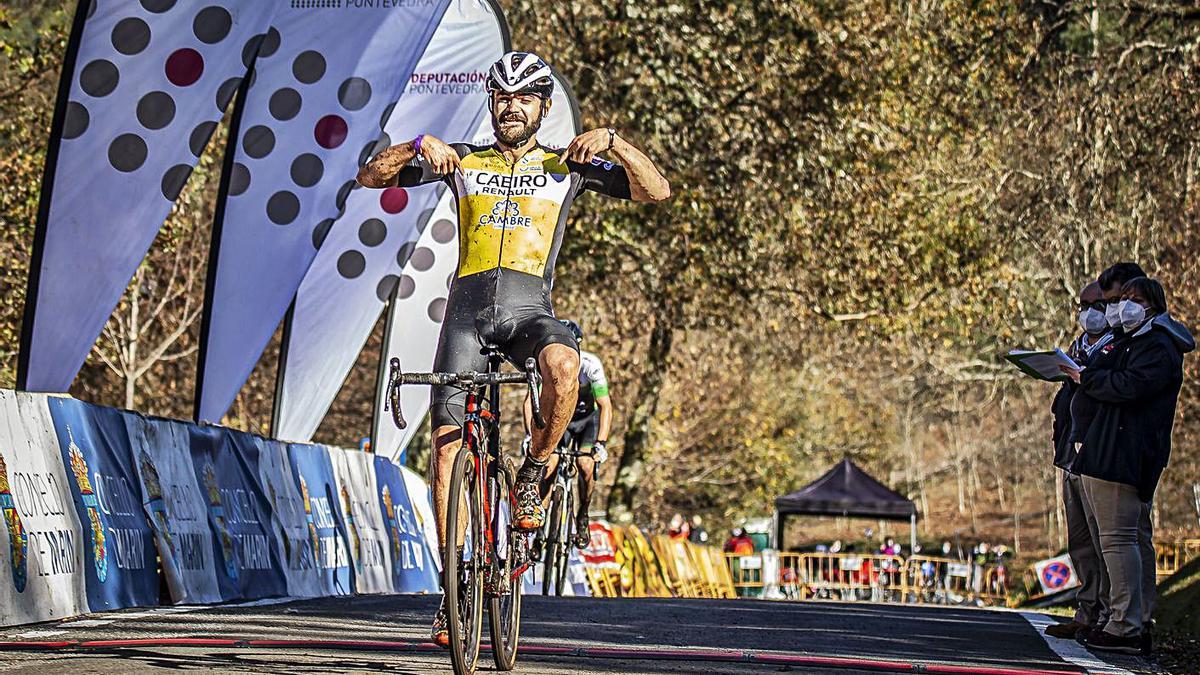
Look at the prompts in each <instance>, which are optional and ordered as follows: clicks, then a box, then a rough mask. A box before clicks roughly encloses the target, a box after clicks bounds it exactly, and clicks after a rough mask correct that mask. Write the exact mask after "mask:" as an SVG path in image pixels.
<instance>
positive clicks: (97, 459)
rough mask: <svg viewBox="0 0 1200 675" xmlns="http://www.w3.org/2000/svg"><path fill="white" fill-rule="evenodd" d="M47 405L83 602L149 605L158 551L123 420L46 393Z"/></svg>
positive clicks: (154, 595)
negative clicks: (75, 534) (79, 541)
mask: <svg viewBox="0 0 1200 675" xmlns="http://www.w3.org/2000/svg"><path fill="white" fill-rule="evenodd" d="M48 404H49V408H50V417H51V418H52V420H53V423H54V431H55V433H56V434H57V436H58V443H59V449H60V450H61V452H62V461H63V465H64V466H65V467H66V469H67V474H68V477H67V480H68V481H69V482H70V490H71V493H72V496H73V501H74V504H75V511H76V513H77V514H78V516H79V523H80V525H81V526H82V530H83V561H82V566H83V575H84V580H85V585H86V587H87V604H88V607H89V608H90V609H91V610H92V611H101V610H109V609H120V608H122V607H138V606H145V605H153V604H157V603H158V561H157V558H158V552H157V550H156V549H155V547H154V532H153V530H151V528H150V523H149V521H147V520H146V515H145V512H144V511H143V510H142V495H141V490H140V488H139V484H138V479H137V473H136V471H135V470H134V468H133V456H132V455H131V454H130V445H129V433H128V432H127V431H126V429H125V420H124V418H123V417H122V415H121V413H120V412H119V411H116V410H113V409H111V408H102V407H100V406H94V405H90V404H87V403H82V402H80V401H76V400H75V399H71V398H61V397H55V398H50V399H49V401H48Z"/></svg>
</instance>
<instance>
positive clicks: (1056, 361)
mask: <svg viewBox="0 0 1200 675" xmlns="http://www.w3.org/2000/svg"><path fill="white" fill-rule="evenodd" d="M1004 358H1005V359H1007V360H1008V361H1010V362H1011V363H1012V364H1013V365H1014V366H1016V367H1017V368H1019V369H1020V370H1021V372H1023V373H1025V374H1026V375H1028V376H1030V377H1032V378H1034V379H1036V380H1045V381H1047V382H1065V381H1066V380H1067V379H1069V378H1068V377H1067V374H1066V373H1064V372H1062V370H1060V369H1059V366H1066V367H1068V368H1074V369H1075V370H1083V367H1082V366H1080V365H1079V364H1078V363H1075V360H1074V359H1072V358H1071V357H1070V356H1067V353H1066V352H1064V351H1063V350H1061V349H1054V350H1050V351H1029V350H1025V349H1014V350H1012V351H1010V352H1009V353H1008V355H1007V356H1005V357H1004Z"/></svg>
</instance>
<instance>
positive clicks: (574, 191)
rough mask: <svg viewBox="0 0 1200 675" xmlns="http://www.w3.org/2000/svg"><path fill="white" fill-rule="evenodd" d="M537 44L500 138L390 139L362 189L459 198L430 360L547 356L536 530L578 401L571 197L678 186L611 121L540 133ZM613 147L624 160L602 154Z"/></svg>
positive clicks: (544, 72) (543, 108) (542, 67)
mask: <svg viewBox="0 0 1200 675" xmlns="http://www.w3.org/2000/svg"><path fill="white" fill-rule="evenodd" d="M551 75H552V72H551V70H550V66H549V65H547V64H546V62H545V61H543V60H542V59H541V58H539V57H538V56H537V55H536V54H530V53H528V52H509V53H508V54H505V55H504V56H502V57H501V58H500V60H499V61H497V62H496V63H494V64H493V65H492V67H491V69H490V70H489V71H488V77H487V92H488V109H489V110H490V111H491V115H492V128H493V129H494V131H495V133H496V142H495V143H493V144H491V145H487V146H477V145H470V144H467V143H454V144H446V143H444V142H443V141H441V140H439V139H437V138H434V137H433V136H431V135H428V134H424V135H420V136H417V137H416V138H414V139H413V140H411V141H408V142H406V143H401V144H399V145H393V146H391V147H389V148H387V149H385V150H383V151H382V152H380V153H379V154H378V155H376V156H375V157H374V158H372V159H371V161H370V162H368V163H367V164H366V165H365V166H363V168H362V169H361V170H360V171H359V172H358V182H359V183H360V184H362V185H363V186H365V187H370V188H387V187H395V186H399V187H413V186H417V185H422V184H426V183H435V182H443V183H445V184H446V185H448V186H449V188H450V189H451V190H453V192H454V196H455V198H456V200H457V201H456V203H457V207H458V209H457V210H458V228H459V230H458V235H459V237H458V246H459V262H458V271H457V273H456V275H455V278H454V280H453V283H452V285H451V287H450V297H449V300H448V302H447V306H446V314H445V319H444V322H443V323H442V331H441V336H440V338H439V340H438V348H437V355H436V357H435V359H434V365H433V368H434V370H435V371H439V372H464V371H472V370H473V371H482V370H485V369H486V368H487V357H486V356H484V355H482V354H480V345H481V343H488V344H492V345H495V346H497V347H499V348H500V350H501V351H502V352H503V353H504V354H505V356H506V357H508V358H509V359H510V360H511V361H512V362H513V363H516V364H519V365H523V364H524V363H525V360H526V359H527V358H533V359H535V360H536V361H537V364H538V368H539V370H540V372H541V375H542V380H543V385H542V389H541V397H540V399H539V400H540V403H541V409H542V411H544V414H545V418H546V427H545V428H544V429H536V428H535V429H533V430H532V444H531V446H530V448H529V451H528V453H527V454H526V455H525V461H524V464H523V465H522V466H521V468H520V470H519V471H518V472H517V481H516V485H515V486H514V488H513V493H514V496H515V500H516V504H515V507H514V509H513V513H512V522H513V525H514V526H515V527H516V528H518V529H522V530H536V529H538V528H540V527H541V525H542V521H543V520H544V518H545V515H544V513H543V508H542V497H541V494H540V490H539V489H538V486H539V482H540V481H541V478H542V475H543V473H544V471H545V466H546V461H547V460H548V459H549V456H550V453H551V452H552V451H553V450H554V447H555V445H556V444H557V443H558V439H559V438H561V437H562V435H563V432H564V431H565V430H566V428H567V423H568V422H570V420H571V415H572V413H573V411H574V409H575V403H576V397H577V394H578V387H579V346H578V344H577V343H576V341H575V336H574V335H572V334H571V332H570V331H569V330H568V329H567V327H566V326H564V325H563V324H561V323H559V321H558V320H557V319H555V318H554V310H553V308H552V307H551V304H550V289H551V286H552V285H553V282H554V263H555V259H556V258H557V256H558V251H559V248H560V246H561V244H562V238H563V232H564V230H565V229H566V222H567V212H568V211H569V209H570V206H571V202H572V201H573V200H574V199H575V197H576V195H578V194H579V193H580V192H581V191H583V190H591V191H593V192H597V193H600V194H603V195H606V196H609V197H616V198H618V199H632V200H633V201H638V202H661V201H663V200H665V199H667V198H668V197H670V195H671V187H670V184H669V183H668V182H667V179H666V178H664V177H663V175H662V174H661V173H660V172H659V171H658V168H657V167H655V165H654V162H652V161H651V160H650V158H649V157H647V156H646V154H645V153H643V152H642V151H641V150H639V149H638V148H636V147H634V146H633V144H631V143H630V142H629V141H627V140H626V139H625V138H624V137H622V136H621V135H620V134H618V133H617V130H616V129H613V128H601V129H593V130H591V131H587V132H584V133H582V134H580V135H579V136H576V137H575V139H574V140H572V141H571V143H570V144H569V145H568V146H567V147H566V148H565V149H553V148H547V147H545V146H542V145H541V144H539V143H538V141H537V132H538V129H539V128H540V126H541V123H542V120H543V119H545V117H546V115H548V114H550V113H551V94H552V93H553V91H554V80H553V78H552V77H551ZM600 154H607V155H609V156H611V157H613V158H614V159H615V160H616V161H606V160H603V159H601V158H600V157H598V155H600ZM456 393H458V392H457V391H456V390H455V389H453V388H451V387H434V389H433V398H432V404H431V406H430V416H431V418H432V424H431V426H432V429H433V443H432V445H433V448H434V453H433V479H432V483H433V485H432V487H433V490H432V492H433V501H434V508H435V512H436V514H437V529H438V539H439V543H440V545H441V548H442V549H443V555H445V549H446V523H445V518H446V516H445V514H446V505H447V504H448V503H449V490H450V485H449V484H450V473H451V470H452V467H453V462H454V456H455V453H456V451H457V449H458V447H459V445H460V444H461V436H462V430H461V420H462V419H463V397H462V396H461V395H458V396H456V395H455V394H456ZM433 640H434V642H436V643H437V644H439V645H441V646H443V647H445V646H447V645H448V644H449V637H448V634H447V631H446V612H445V605H444V601H443V606H442V607H441V608H440V609H439V610H438V613H437V615H436V617H435V618H434V623H433Z"/></svg>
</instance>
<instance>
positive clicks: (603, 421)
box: [596, 395, 613, 443]
mask: <svg viewBox="0 0 1200 675" xmlns="http://www.w3.org/2000/svg"><path fill="white" fill-rule="evenodd" d="M596 407H597V408H599V409H600V428H599V429H598V430H597V431H596V442H597V443H607V442H608V432H610V431H612V420H613V405H612V399H611V398H609V397H608V395H604V396H597V397H596Z"/></svg>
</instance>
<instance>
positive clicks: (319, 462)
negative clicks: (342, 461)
mask: <svg viewBox="0 0 1200 675" xmlns="http://www.w3.org/2000/svg"><path fill="white" fill-rule="evenodd" d="M288 459H289V460H290V461H291V465H292V473H293V475H294V476H295V478H296V486H297V488H299V490H300V499H301V501H302V502H303V504H304V519H305V520H306V521H307V525H308V532H309V539H310V541H311V542H312V547H313V551H314V552H315V553H316V558H317V568H318V569H319V570H320V571H321V589H322V591H321V595H352V594H353V593H354V589H355V586H354V580H353V578H352V575H353V572H352V570H351V568H350V539H349V535H348V532H347V528H346V519H345V516H344V515H343V514H342V509H341V505H340V502H341V500H340V499H339V498H338V490H337V482H336V480H335V479H334V475H333V464H332V463H331V462H330V459H329V451H328V450H327V449H326V448H325V447H323V446H319V445H303V444H300V443H293V444H290V445H289V446H288Z"/></svg>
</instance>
